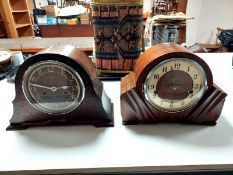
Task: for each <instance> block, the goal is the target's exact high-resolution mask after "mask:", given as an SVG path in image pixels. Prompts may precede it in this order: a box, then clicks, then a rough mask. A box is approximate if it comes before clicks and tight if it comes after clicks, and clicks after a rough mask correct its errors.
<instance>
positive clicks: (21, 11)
mask: <svg viewBox="0 0 233 175" xmlns="http://www.w3.org/2000/svg"><path fill="white" fill-rule="evenodd" d="M24 12H28V10H13V11H12V13H24Z"/></svg>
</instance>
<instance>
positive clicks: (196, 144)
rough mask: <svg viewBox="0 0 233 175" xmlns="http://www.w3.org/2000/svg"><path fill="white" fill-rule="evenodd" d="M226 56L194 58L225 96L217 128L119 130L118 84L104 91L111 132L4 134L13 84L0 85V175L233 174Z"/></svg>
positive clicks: (232, 99)
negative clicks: (200, 61) (111, 114)
mask: <svg viewBox="0 0 233 175" xmlns="http://www.w3.org/2000/svg"><path fill="white" fill-rule="evenodd" d="M232 55H233V54H231V53H224V54H223V53H219V54H212V53H208V54H199V56H200V57H202V58H203V59H204V60H206V62H207V63H208V64H209V66H210V68H211V70H212V72H213V75H214V80H215V82H216V83H217V84H218V85H220V87H222V88H223V89H224V90H225V91H226V92H227V93H228V96H227V98H226V102H225V105H224V108H223V111H222V114H221V117H220V119H219V120H218V122H217V125H216V126H196V125H195V126H194V125H181V124H156V125H136V126H124V125H122V119H121V115H120V98H119V95H120V82H119V81H106V82H104V88H105V90H106V93H107V94H108V95H109V97H110V98H111V99H112V102H113V103H114V115H115V127H108V128H95V127H94V126H59V127H34V128H29V129H27V130H23V131H6V130H5V129H6V127H7V126H8V125H9V119H10V118H11V116H12V113H13V106H12V100H13V99H14V96H15V93H14V84H8V83H7V82H6V81H1V82H0V88H1V91H0V104H1V120H0V140H1V141H0V174H13V173H14V174H23V175H26V174H50V173H51V174H62V173H94V172H99V173H103V172H118V173H119V172H139V171H140V172H171V171H199V170H233V116H232V104H233V93H232V90H233V80H232V79H233V69H232Z"/></svg>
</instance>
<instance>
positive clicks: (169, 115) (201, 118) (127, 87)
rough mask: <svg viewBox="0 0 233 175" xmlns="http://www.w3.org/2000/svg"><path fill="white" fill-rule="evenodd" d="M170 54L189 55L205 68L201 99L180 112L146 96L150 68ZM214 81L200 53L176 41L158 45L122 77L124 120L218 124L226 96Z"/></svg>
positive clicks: (122, 111) (149, 50) (137, 122)
mask: <svg viewBox="0 0 233 175" xmlns="http://www.w3.org/2000/svg"><path fill="white" fill-rule="evenodd" d="M170 58H188V59H191V60H193V61H195V62H197V63H198V64H199V65H201V66H202V68H203V69H204V71H205V73H206V76H207V85H208V89H207V90H206V91H205V93H204V95H203V97H202V98H201V100H199V102H198V103H197V104H196V105H194V106H192V107H190V108H188V109H187V110H184V111H180V112H165V111H160V110H158V109H156V108H155V107H153V106H152V105H151V104H150V103H149V102H148V101H147V100H146V98H145V96H144V93H143V83H144V82H145V79H146V76H147V75H148V73H149V72H150V70H151V69H152V68H153V67H155V66H156V65H157V64H159V63H160V62H162V61H165V60H167V59H170ZM226 96H227V94H226V93H225V92H223V91H222V90H221V89H220V88H218V87H217V86H216V85H215V84H214V83H213V76H212V73H211V70H210V68H209V66H208V65H207V64H206V63H205V62H204V61H203V60H202V59H201V58H199V57H198V56H196V55H195V54H193V53H191V52H190V51H188V50H187V49H186V48H183V47H182V46H180V45H176V44H160V45H156V46H154V47H152V48H150V49H148V50H147V51H145V52H144V54H142V55H141V56H140V57H139V59H138V60H137V62H136V65H135V68H134V71H133V72H132V73H130V74H128V75H127V76H125V77H123V78H122V79H121V97H120V98H121V115H122V118H123V124H131V125H132V124H139V123H158V122H175V123H192V124H206V125H215V124H216V121H217V119H218V118H219V116H220V114H221V111H222V108H223V105H224V101H225V97H226Z"/></svg>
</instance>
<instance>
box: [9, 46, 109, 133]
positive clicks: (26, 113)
mask: <svg viewBox="0 0 233 175" xmlns="http://www.w3.org/2000/svg"><path fill="white" fill-rule="evenodd" d="M15 91H16V97H15V99H14V101H13V108H14V112H13V117H12V118H11V120H10V126H9V127H8V128H7V129H25V128H27V127H30V126H41V125H63V124H65V125H69V124H70V125H72V124H93V125H95V126H113V104H112V103H111V100H110V98H109V97H108V96H107V95H106V93H105V91H104V89H103V84H102V83H101V82H100V81H99V80H98V78H97V75H96V71H95V67H94V65H93V63H92V62H91V60H90V59H89V58H88V57H87V56H86V55H85V54H84V53H83V52H82V51H80V50H79V49H77V48H75V47H73V46H69V45H54V46H51V47H49V48H47V49H45V50H43V51H41V52H39V53H37V54H36V55H34V56H32V57H30V58H29V59H27V60H26V61H25V62H24V63H23V64H22V65H21V66H20V68H19V70H18V72H17V75H16V78H15Z"/></svg>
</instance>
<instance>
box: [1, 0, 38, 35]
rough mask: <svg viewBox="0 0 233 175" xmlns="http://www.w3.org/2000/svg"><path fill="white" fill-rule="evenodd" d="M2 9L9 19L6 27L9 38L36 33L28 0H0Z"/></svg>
mask: <svg viewBox="0 0 233 175" xmlns="http://www.w3.org/2000/svg"><path fill="white" fill-rule="evenodd" d="M0 9H1V10H2V12H3V16H4V17H5V18H4V20H6V21H7V23H5V28H6V31H7V36H8V37H9V38H19V37H25V36H26V37H28V36H33V35H34V32H33V26H32V21H31V16H30V13H29V9H28V6H27V0H0Z"/></svg>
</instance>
